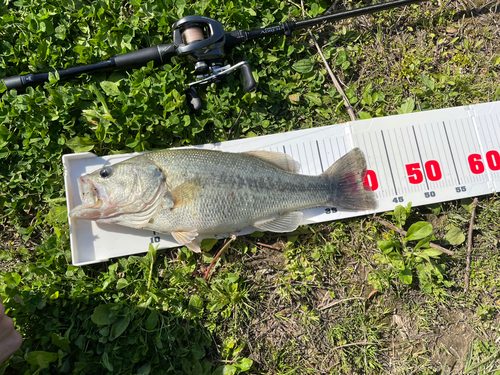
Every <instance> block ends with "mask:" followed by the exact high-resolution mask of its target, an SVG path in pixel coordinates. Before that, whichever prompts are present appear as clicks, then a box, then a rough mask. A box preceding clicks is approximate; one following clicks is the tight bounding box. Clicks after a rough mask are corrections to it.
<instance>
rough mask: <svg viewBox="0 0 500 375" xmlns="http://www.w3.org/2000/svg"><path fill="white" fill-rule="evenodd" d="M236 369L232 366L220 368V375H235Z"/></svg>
mask: <svg viewBox="0 0 500 375" xmlns="http://www.w3.org/2000/svg"><path fill="white" fill-rule="evenodd" d="M236 371H238V369H237V368H236V366H233V365H224V367H223V368H222V375H235V374H236Z"/></svg>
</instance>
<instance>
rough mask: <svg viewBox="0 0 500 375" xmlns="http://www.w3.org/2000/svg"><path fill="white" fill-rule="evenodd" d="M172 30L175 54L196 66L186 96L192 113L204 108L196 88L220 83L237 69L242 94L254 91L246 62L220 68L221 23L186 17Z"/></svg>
mask: <svg viewBox="0 0 500 375" xmlns="http://www.w3.org/2000/svg"><path fill="white" fill-rule="evenodd" d="M173 28H174V46H175V48H176V51H177V54H178V55H179V56H183V55H186V56H187V57H188V58H189V59H191V60H193V61H194V62H195V65H194V71H195V72H196V74H197V78H198V81H196V82H192V83H189V86H190V88H189V90H187V92H186V96H187V102H188V106H189V108H190V109H191V110H192V111H193V112H195V113H197V112H199V111H200V110H201V108H202V106H203V103H202V101H201V99H200V97H199V96H198V93H197V91H196V88H195V86H196V85H205V84H210V83H212V82H217V81H220V80H222V79H223V78H224V77H225V76H227V75H228V74H230V73H232V72H234V71H235V70H236V69H241V73H242V76H243V83H244V86H243V87H244V89H245V91H246V92H254V91H255V89H256V88H257V83H256V82H255V79H254V78H253V75H252V70H251V68H250V65H249V64H248V63H247V62H246V61H241V62H239V63H237V64H234V65H232V66H231V65H225V66H222V65H223V62H222V58H223V56H224V49H223V48H224V43H225V42H226V34H225V33H224V28H223V27H222V24H221V23H220V22H218V21H216V20H213V19H211V18H207V17H202V16H187V17H184V18H181V19H180V20H179V21H177V22H176V23H175V24H174V25H173Z"/></svg>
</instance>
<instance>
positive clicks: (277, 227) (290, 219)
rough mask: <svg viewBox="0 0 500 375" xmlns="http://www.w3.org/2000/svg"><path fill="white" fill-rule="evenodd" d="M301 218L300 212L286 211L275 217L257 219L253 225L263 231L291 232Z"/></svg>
mask: <svg viewBox="0 0 500 375" xmlns="http://www.w3.org/2000/svg"><path fill="white" fill-rule="evenodd" d="M301 220H302V212H300V211H293V212H287V213H286V214H284V215H281V216H278V217H275V218H273V219H271V220H264V221H259V222H257V223H254V224H253V226H254V227H255V228H257V229H261V230H264V231H269V232H278V233H284V232H292V231H294V230H295V229H297V227H298V226H299V224H300V221H301Z"/></svg>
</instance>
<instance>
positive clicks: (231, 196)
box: [144, 150, 332, 234]
mask: <svg viewBox="0 0 500 375" xmlns="http://www.w3.org/2000/svg"><path fill="white" fill-rule="evenodd" d="M144 157H145V158H148V159H149V160H151V161H153V162H154V163H155V164H156V165H158V166H159V167H160V168H162V169H163V170H164V172H165V174H166V176H167V184H168V185H169V188H170V189H175V187H177V186H180V185H182V184H183V183H185V182H188V181H190V180H191V179H194V178H200V176H203V177H202V181H201V183H202V184H204V186H205V187H204V189H203V195H202V197H200V199H199V200H198V201H197V202H196V203H194V204H192V205H188V206H184V207H180V208H178V209H175V210H163V211H161V212H160V213H159V214H158V216H157V217H155V218H154V222H153V223H152V224H150V225H148V227H147V228H148V229H152V230H156V231H159V232H161V231H166V232H170V231H171V230H173V229H175V228H179V227H182V228H183V229H184V230H196V231H197V232H198V233H199V234H207V233H212V234H213V233H214V231H215V234H218V233H230V232H234V231H236V230H240V229H242V228H244V227H246V226H248V225H250V224H251V223H252V222H254V221H255V220H256V219H260V220H265V219H270V218H273V217H276V216H280V215H282V214H284V213H285V212H287V211H291V210H292V211H295V210H299V209H302V208H306V207H311V206H316V205H323V204H327V203H328V201H329V200H330V197H331V190H332V187H331V184H330V183H328V181H327V180H326V179H325V178H323V177H317V176H304V175H298V174H296V173H291V172H286V171H283V170H281V169H279V168H277V167H275V166H273V165H270V164H269V163H267V162H265V161H261V160H259V159H258V158H255V157H253V156H250V155H246V154H237V153H234V154H225V153H220V152H214V151H209V150H171V151H168V152H156V153H150V154H146V155H144ZM229 160H230V162H229ZM222 167H224V170H222Z"/></svg>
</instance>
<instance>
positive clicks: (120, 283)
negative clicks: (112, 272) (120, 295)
mask: <svg viewBox="0 0 500 375" xmlns="http://www.w3.org/2000/svg"><path fill="white" fill-rule="evenodd" d="M127 285H128V281H127V279H119V280H118V282H117V283H116V289H118V290H120V289H123V288H125V287H126V286H127Z"/></svg>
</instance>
